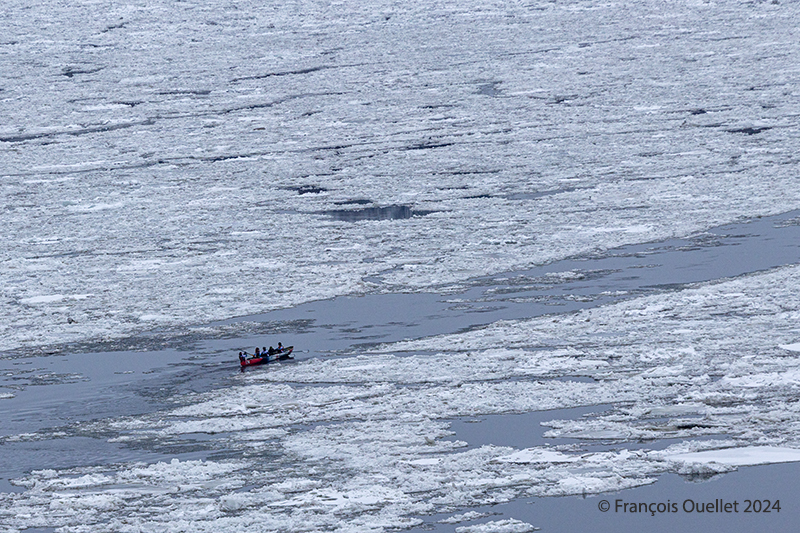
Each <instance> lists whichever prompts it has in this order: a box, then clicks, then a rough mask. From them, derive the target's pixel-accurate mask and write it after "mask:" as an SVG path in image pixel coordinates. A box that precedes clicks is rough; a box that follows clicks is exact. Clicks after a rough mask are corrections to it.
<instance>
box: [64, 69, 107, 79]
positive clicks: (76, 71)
mask: <svg viewBox="0 0 800 533" xmlns="http://www.w3.org/2000/svg"><path fill="white" fill-rule="evenodd" d="M101 70H103V67H97V68H92V69H80V68H75V67H64V69H63V70H62V71H61V75H62V76H66V77H68V78H72V77H73V76H75V75H76V74H94V73H95V72H100V71H101Z"/></svg>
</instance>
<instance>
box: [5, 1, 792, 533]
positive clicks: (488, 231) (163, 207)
mask: <svg viewBox="0 0 800 533" xmlns="http://www.w3.org/2000/svg"><path fill="white" fill-rule="evenodd" d="M799 9H800V7H799V6H798V5H797V4H796V3H792V2H780V3H768V2H717V3H697V2H691V1H687V2H675V3H672V4H671V5H670V8H669V9H666V8H665V6H664V5H663V4H661V3H650V2H634V3H629V2H626V3H614V2H606V3H602V4H601V3H597V2H594V1H589V0H574V1H568V2H558V3H536V2H534V3H506V2H496V3H491V2H490V3H486V2H473V1H466V2H464V1H459V2H439V3H435V4H431V3H414V4H408V3H407V4H398V3H393V2H388V1H385V2H353V1H345V2H337V3H312V2H300V3H297V2H283V3H280V4H274V5H273V4H269V5H266V4H264V3H263V2H253V1H248V0H245V1H243V2H237V3H230V2H219V1H216V0H212V1H210V2H206V3H202V4H196V3H187V2H172V1H166V0H157V1H151V0H148V1H147V2H144V1H136V0H134V1H132V2H126V3H124V4H120V3H113V2H107V1H105V0H99V1H97V2H92V3H80V4H75V3H59V4H56V5H51V4H45V3H43V4H42V5H31V4H30V2H23V1H21V0H11V1H9V2H6V4H5V5H4V11H3V14H2V15H0V17H1V18H2V20H3V28H4V32H3V36H2V37H0V66H2V68H0V113H1V114H2V116H3V122H2V124H0V195H2V198H3V203H2V211H0V220H1V221H2V227H3V230H4V231H3V232H2V233H1V234H0V291H1V292H0V318H2V320H0V350H2V351H3V352H12V354H11V355H13V356H17V355H21V354H25V353H30V352H31V351H32V350H36V349H44V348H47V349H52V347H58V346H63V345H64V343H73V342H90V341H95V340H105V339H119V338H122V337H125V336H126V335H132V334H135V333H138V332H141V331H143V330H147V329H155V328H158V329H161V330H163V331H166V332H167V334H169V332H178V331H182V330H184V329H185V328H187V327H189V326H197V325H202V324H204V323H206V322H208V321H212V320H217V319H226V318H230V317H234V316H243V315H250V314H254V313H258V312H263V311H266V310H269V309H274V308H278V307H289V306H293V305H296V304H299V303H301V302H308V301H312V300H316V299H323V298H329V297H333V296H337V295H342V294H363V293H381V292H383V293H388V292H402V291H407V292H410V291H442V292H448V293H457V292H458V290H459V288H461V287H462V286H464V284H465V283H466V282H467V280H469V279H470V278H473V277H475V276H481V275H486V274H489V273H497V272H506V271H513V270H518V269H524V268H528V267H531V266H532V265H537V264H544V263H547V262H552V261H556V260H558V259H562V258H566V257H572V256H578V255H581V254H589V253H596V252H602V251H604V250H608V249H610V248H613V247H617V246H620V245H624V244H630V243H643V242H649V241H654V240H658V239H664V238H668V237H673V236H685V235H690V234H692V233H695V232H700V231H703V230H706V229H708V228H710V227H713V226H716V225H719V224H723V223H728V222H731V221H736V220H742V219H745V218H749V217H759V216H766V215H772V214H778V213H783V212H787V211H790V210H793V209H798V208H800V188H798V187H797V170H798V164H797V155H796V154H797V153H798V151H799V150H798V139H800V135H798V122H797V117H798V87H799V86H800V85H798V79H797V78H798V74H799V73H800V68H798V63H797V61H796V58H797V56H798V51H800V50H798V48H799V47H800V39H798V38H797V20H798V15H800V12H799V11H798V10H799ZM374 207H384V208H398V209H399V211H402V213H406V214H410V213H411V212H412V211H416V212H417V213H418V215H417V216H409V217H407V218H397V219H384V220H372V219H369V217H366V218H367V219H364V220H358V221H355V222H353V221H348V220H341V219H340V218H341V217H339V218H337V217H334V216H331V213H332V212H335V211H339V210H343V209H347V210H353V211H357V210H359V209H362V208H374ZM405 208H408V209H405ZM387 212H388V211H387ZM403 216H405V215H403ZM573 274H574V273H573ZM564 275H566V276H569V275H572V274H571V273H565V274H564ZM798 285H800V267H798V266H796V265H787V266H784V267H782V268H778V269H774V270H772V271H769V272H760V273H753V274H750V275H746V276H741V277H738V278H736V279H730V280H719V281H715V282H710V283H703V284H698V285H695V286H692V287H689V288H683V289H682V290H679V291H678V290H676V291H664V292H663V293H660V294H653V295H650V296H645V297H639V298H632V299H629V300H627V301H622V302H618V303H614V304H611V305H606V306H600V307H596V308H593V309H589V310H583V311H580V312H576V313H571V314H564V315H558V314H553V315H549V316H544V317H537V318H532V319H529V320H515V321H502V322H496V323H493V324H491V325H489V326H487V327H483V328H478V329H472V330H469V331H464V332H458V333H452V334H447V335H440V336H436V337H428V338H422V339H414V340H408V341H404V342H397V343H390V344H386V345H383V346H379V347H374V348H372V349H370V350H369V352H366V351H365V352H363V353H360V354H359V355H356V356H353V357H339V358H317V359H311V360H307V361H299V362H297V363H295V364H292V365H282V366H275V367H274V368H270V369H269V371H264V372H251V373H246V374H242V375H241V376H240V377H238V378H237V380H236V382H235V383H234V384H233V385H229V386H226V387H224V388H220V389H215V390H211V391H208V392H203V393H196V394H185V395H180V396H178V397H176V398H174V403H175V405H174V406H173V407H170V408H164V409H159V410H157V411H156V412H153V413H145V414H138V415H131V416H119V417H109V418H105V417H102V418H99V419H95V420H88V421H80V422H65V425H64V426H63V427H59V428H49V429H48V428H46V429H42V430H41V431H38V432H31V433H24V434H23V433H20V434H17V435H9V436H6V437H3V438H2V440H0V443H18V442H35V441H37V440H46V439H54V438H62V437H68V436H75V435H78V436H83V437H93V438H98V439H100V438H102V439H105V440H107V441H109V442H112V443H118V444H123V443H124V444H125V445H129V446H131V447H141V448H147V449H154V450H160V451H162V452H163V451H169V450H173V449H186V448H187V447H188V448H191V449H195V448H197V447H200V448H202V447H201V446H200V445H199V444H197V442H195V441H193V437H194V436H196V435H198V434H201V435H204V436H207V437H208V439H207V440H205V441H203V446H205V448H203V450H204V451H205V452H206V455H207V456H206V457H203V458H201V459H197V458H192V459H186V458H182V459H179V458H175V459H172V460H166V461H158V462H151V463H144V462H120V463H115V464H104V465H87V466H77V467H74V468H59V469H55V468H47V469H38V470H34V471H32V472H29V473H26V474H25V475H24V476H22V477H21V478H19V479H16V480H14V484H15V485H17V486H18V487H22V488H23V489H24V490H23V491H21V492H10V493H4V494H3V498H2V499H0V524H1V525H2V526H3V527H5V528H6V529H8V530H10V531H17V530H23V529H26V528H43V527H58V528H61V529H60V530H62V531H70V532H83V531H92V532H103V531H108V532H112V531H113V532H116V533H124V532H134V531H137V532H138V531H153V530H158V531H164V532H178V531H186V530H189V529H191V530H192V531H196V532H200V533H202V532H204V531H208V532H212V531H213V532H215V533H219V532H229V531H230V532H232V531H282V530H284V531H285V530H291V531H299V530H302V529H305V530H325V531H340V532H346V531H359V532H363V531H376V532H377V531H385V530H387V529H396V528H404V527H411V526H414V525H417V524H419V523H420V522H421V520H422V519H421V518H420V517H421V516H424V515H429V514H434V513H451V514H452V517H453V518H455V517H459V516H460V517H462V519H464V520H465V521H469V520H471V519H474V518H475V515H467V513H469V511H468V509H469V508H472V507H477V506H482V505H491V504H495V503H502V502H508V501H511V500H513V499H515V498H519V497H522V496H531V495H533V496H564V495H575V494H595V493H602V492H608V491H616V490H622V489H627V488H631V487H638V486H643V485H647V484H652V483H654V482H656V480H657V479H658V476H660V475H662V474H664V473H670V472H671V473H680V474H687V475H693V474H702V475H713V474H718V473H724V472H729V471H731V470H733V469H735V468H737V466H740V465H745V464H764V463H770V462H781V461H786V460H788V459H791V460H795V459H793V458H795V457H796V454H797V451H796V450H800V437H798V435H800V433H798V429H800V407H798V405H800V402H797V399H798V396H800V367H799V366H798V359H797V353H798V349H797V347H798V345H799V344H800V326H798V318H800V296H798V291H797V290H796V289H797V287H798ZM578 378H582V379H578ZM76 379H77V378H76ZM0 398H2V399H6V400H9V401H12V402H13V401H14V393H13V392H5V391H4V392H2V393H0ZM276 398H278V399H280V401H281V403H282V408H279V409H276V408H275V403H274V399H276ZM265 399H269V400H265ZM4 403H5V402H4ZM598 404H613V405H614V407H613V409H610V410H608V411H604V412H602V413H596V414H594V415H591V416H585V417H581V418H579V419H569V420H564V419H559V418H558V417H557V415H555V414H554V418H553V419H552V420H550V421H548V422H546V428H547V429H546V433H545V435H546V436H547V437H548V438H550V439H552V444H550V445H546V446H536V447H525V448H521V449H520V448H513V447H510V446H503V445H502V444H497V443H495V444H487V445H483V446H479V447H473V448H470V447H469V446H467V444H468V443H466V442H463V441H460V440H458V438H457V437H458V436H457V435H453V432H452V431H451V430H450V421H451V420H453V419H454V418H458V417H465V416H479V415H490V414H506V413H524V412H530V411H543V410H550V409H564V408H571V407H580V406H591V405H598ZM453 437H455V438H453ZM562 438H572V439H579V441H580V442H582V443H586V444H585V445H582V444H578V445H576V444H562V442H563V441H560V440H559V439H562ZM663 439H674V440H671V441H670V442H671V443H672V444H671V445H670V446H668V447H667V448H666V449H663V450H651V449H649V448H648V446H647V443H648V442H654V441H659V440H663ZM596 442H602V443H607V444H611V445H612V446H610V447H606V448H608V449H601V448H600V447H593V446H592V445H593V443H596ZM187 443H188V444H187ZM634 443H638V444H637V445H636V446H634V445H633V444H634ZM615 444H619V445H620V446H617V447H615V446H613V445H615ZM623 444H624V445H628V446H627V447H626V446H622V445H623ZM165 453H166V452H165ZM176 454H178V455H179V453H177V452H176ZM535 525H536V524H535V523H533V524H529V523H527V522H523V521H521V520H518V519H516V518H510V519H503V520H493V521H491V522H488V523H486V524H465V525H459V526H458V527H459V528H463V529H461V531H464V532H468V531H474V532H478V531H509V532H510V531H530V530H532V529H533V527H534V526H535Z"/></svg>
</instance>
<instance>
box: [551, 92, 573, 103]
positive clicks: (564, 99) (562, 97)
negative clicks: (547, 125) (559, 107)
mask: <svg viewBox="0 0 800 533" xmlns="http://www.w3.org/2000/svg"><path fill="white" fill-rule="evenodd" d="M577 97H578V95H577V94H563V95H555V96H553V100H552V103H554V104H563V103H564V102H568V101H570V100H575V99H576V98H577Z"/></svg>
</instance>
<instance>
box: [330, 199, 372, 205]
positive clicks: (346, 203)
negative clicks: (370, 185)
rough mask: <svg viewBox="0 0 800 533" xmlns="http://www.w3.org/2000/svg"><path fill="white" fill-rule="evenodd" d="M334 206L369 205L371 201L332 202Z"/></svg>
mask: <svg viewBox="0 0 800 533" xmlns="http://www.w3.org/2000/svg"><path fill="white" fill-rule="evenodd" d="M334 203H335V204H336V205H369V204H371V203H372V200H367V199H366V198H356V199H354V200H343V201H341V202H334Z"/></svg>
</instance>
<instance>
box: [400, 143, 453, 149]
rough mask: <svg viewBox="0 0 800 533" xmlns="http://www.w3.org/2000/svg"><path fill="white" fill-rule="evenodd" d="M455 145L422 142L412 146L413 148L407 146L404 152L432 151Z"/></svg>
mask: <svg viewBox="0 0 800 533" xmlns="http://www.w3.org/2000/svg"><path fill="white" fill-rule="evenodd" d="M454 144H455V143H448V142H444V143H433V142H421V143H417V144H412V145H411V146H406V147H405V148H403V150H409V151H411V150H432V149H434V148H444V147H446V146H453V145H454Z"/></svg>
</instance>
